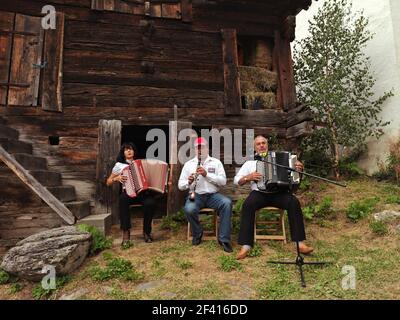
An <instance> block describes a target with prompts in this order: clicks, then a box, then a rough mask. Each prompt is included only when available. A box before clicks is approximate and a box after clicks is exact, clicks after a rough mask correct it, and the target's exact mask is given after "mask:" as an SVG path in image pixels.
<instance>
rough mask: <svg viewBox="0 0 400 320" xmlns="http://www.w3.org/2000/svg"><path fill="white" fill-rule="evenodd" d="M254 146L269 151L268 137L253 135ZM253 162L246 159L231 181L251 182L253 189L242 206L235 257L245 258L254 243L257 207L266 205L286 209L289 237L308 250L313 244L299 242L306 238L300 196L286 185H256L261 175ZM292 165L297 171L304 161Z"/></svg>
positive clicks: (258, 149) (260, 152)
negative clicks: (263, 188) (267, 188)
mask: <svg viewBox="0 0 400 320" xmlns="http://www.w3.org/2000/svg"><path fill="white" fill-rule="evenodd" d="M254 148H255V151H256V153H257V154H262V153H266V152H268V140H267V139H266V138H265V137H263V136H257V137H256V138H255V139H254ZM256 163H257V161H256V160H250V161H246V162H245V163H244V164H243V166H242V167H241V168H240V170H239V172H238V173H237V174H236V176H235V178H234V184H236V185H239V186H242V185H245V184H246V183H250V185H251V190H252V191H251V192H250V194H249V196H248V197H247V198H246V200H245V201H244V203H243V207H242V212H241V220H240V231H239V240H238V243H239V244H240V245H242V248H241V250H240V252H239V253H238V255H237V259H244V258H245V257H247V255H248V253H249V251H250V249H251V247H252V246H253V245H254V221H255V214H256V211H257V210H258V209H261V208H264V207H266V206H272V207H277V208H281V209H285V210H287V212H288V217H289V227H290V235H291V238H292V241H299V249H300V252H301V253H303V254H309V253H311V252H312V251H313V248H311V247H308V246H306V245H305V244H304V243H303V242H302V241H303V240H305V239H306V235H305V230H304V221H303V214H302V211H301V207H300V202H299V200H298V199H297V198H296V196H295V195H293V194H292V192H291V191H290V190H289V189H287V190H282V189H281V190H273V191H269V192H268V191H267V192H265V191H260V190H259V189H258V187H257V181H259V180H260V179H261V178H262V175H261V173H259V172H257V170H256ZM295 169H296V170H297V171H303V169H304V167H303V164H302V163H301V162H300V161H297V162H296V164H295Z"/></svg>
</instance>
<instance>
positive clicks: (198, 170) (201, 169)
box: [196, 167, 207, 177]
mask: <svg viewBox="0 0 400 320" xmlns="http://www.w3.org/2000/svg"><path fill="white" fill-rule="evenodd" d="M196 173H197V174H201V175H202V176H203V177H205V176H206V175H207V171H206V169H204V168H203V167H199V168H197V170H196Z"/></svg>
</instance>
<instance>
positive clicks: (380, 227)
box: [369, 221, 389, 236]
mask: <svg viewBox="0 0 400 320" xmlns="http://www.w3.org/2000/svg"><path fill="white" fill-rule="evenodd" d="M369 227H370V228H371V230H372V232H373V233H375V234H376V235H379V236H384V235H386V234H388V232H389V231H388V227H387V224H386V223H384V222H383V221H372V222H371V223H370V224H369Z"/></svg>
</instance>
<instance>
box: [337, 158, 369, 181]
mask: <svg viewBox="0 0 400 320" xmlns="http://www.w3.org/2000/svg"><path fill="white" fill-rule="evenodd" d="M346 160H347V159H345V160H341V161H339V173H340V174H341V175H344V176H346V177H348V178H350V179H351V178H355V177H358V176H361V175H363V174H364V171H363V170H362V169H361V168H360V167H359V166H358V164H357V162H355V161H350V162H348V161H346Z"/></svg>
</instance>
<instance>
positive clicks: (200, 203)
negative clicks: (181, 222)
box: [183, 192, 232, 242]
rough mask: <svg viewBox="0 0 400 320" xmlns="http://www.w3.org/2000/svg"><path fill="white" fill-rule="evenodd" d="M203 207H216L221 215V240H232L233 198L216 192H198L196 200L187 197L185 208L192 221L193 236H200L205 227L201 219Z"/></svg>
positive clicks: (188, 217)
mask: <svg viewBox="0 0 400 320" xmlns="http://www.w3.org/2000/svg"><path fill="white" fill-rule="evenodd" d="M203 208H212V209H216V210H217V212H218V215H219V220H220V223H219V235H218V238H219V241H221V242H231V216H232V200H231V199H229V198H227V197H225V196H224V195H222V194H220V193H218V192H216V193H205V194H198V193H196V197H195V200H194V201H190V200H189V199H186V202H185V206H184V208H183V210H184V212H185V215H186V218H187V219H188V221H189V222H190V226H191V228H192V234H193V237H199V236H200V234H201V232H202V231H203V228H202V226H201V224H200V221H199V211H200V209H203Z"/></svg>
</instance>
